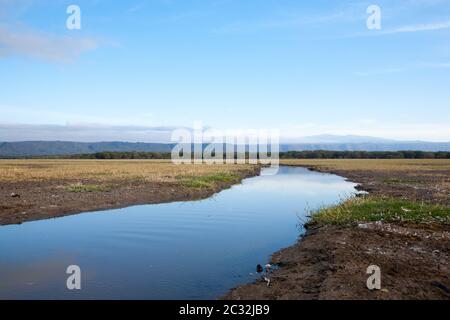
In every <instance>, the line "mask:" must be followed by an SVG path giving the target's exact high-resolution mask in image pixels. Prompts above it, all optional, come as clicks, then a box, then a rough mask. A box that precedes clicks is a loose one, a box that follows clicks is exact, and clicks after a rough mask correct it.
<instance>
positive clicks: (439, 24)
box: [382, 21, 450, 34]
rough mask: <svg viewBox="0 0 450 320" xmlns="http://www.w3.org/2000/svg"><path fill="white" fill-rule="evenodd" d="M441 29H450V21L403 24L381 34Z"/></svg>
mask: <svg viewBox="0 0 450 320" xmlns="http://www.w3.org/2000/svg"><path fill="white" fill-rule="evenodd" d="M442 29H450V21H445V22H435V23H428V24H418V25H413V26H404V27H399V28H396V29H392V30H387V31H384V32H382V33H383V34H395V33H408V32H421V31H435V30H442Z"/></svg>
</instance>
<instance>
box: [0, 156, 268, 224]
mask: <svg viewBox="0 0 450 320" xmlns="http://www.w3.org/2000/svg"><path fill="white" fill-rule="evenodd" d="M89 163H92V162H89ZM110 163H111V164H109V163H106V165H105V166H104V167H102V168H98V167H95V168H94V169H92V168H90V167H89V168H88V169H89V170H93V172H95V173H97V174H98V173H104V174H103V175H101V178H95V177H94V178H89V176H91V177H92V176H93V175H92V174H91V173H90V171H86V170H85V169H84V168H86V167H87V165H85V164H83V165H82V168H83V170H81V169H80V168H78V167H77V165H74V166H72V167H69V168H68V169H66V168H64V170H61V173H57V174H55V171H57V170H60V168H61V165H60V164H59V163H58V164H56V165H55V164H53V162H52V163H51V164H50V165H48V164H45V165H42V164H39V166H41V165H42V166H43V167H44V166H46V167H45V170H46V171H42V170H41V168H40V167H38V169H39V170H40V171H37V170H36V164H33V166H32V167H30V166H27V167H26V168H22V167H19V168H18V169H17V170H16V171H13V173H16V175H14V174H10V178H8V179H5V176H7V177H8V175H7V174H6V175H3V179H0V225H8V224H20V223H23V222H26V221H32V220H41V219H48V218H56V217H61V216H66V215H71V214H77V213H81V212H87V211H99V210H107V209H115V208H123V207H127V206H131V205H139V204H153V203H164V202H172V201H188V200H197V199H204V198H207V197H210V196H211V195H213V194H214V193H217V192H219V191H221V190H223V189H226V188H229V187H230V186H231V185H233V184H235V183H236V182H235V181H233V182H220V181H219V182H216V183H214V184H213V185H211V187H207V188H193V187H189V186H185V185H183V184H182V183H180V182H179V181H176V179H173V177H175V176H176V175H178V174H179V172H178V171H180V172H181V171H183V168H180V167H178V166H177V168H176V169H174V168H173V167H174V166H171V165H168V164H163V165H161V166H160V167H158V165H157V164H152V163H149V162H146V163H145V164H140V163H132V164H129V163H130V162H127V163H123V166H122V167H121V165H122V164H120V163H119V164H118V165H117V162H110ZM27 165H29V163H27ZM114 165H117V167H118V168H120V169H119V170H121V171H118V172H119V173H120V174H118V173H117V174H116V172H115V171H114V170H112V169H111V168H112V167H113V166H114ZM4 166H6V165H4ZM11 166H13V168H14V169H16V168H17V165H15V164H14V165H11ZM96 166H98V164H97V163H96ZM127 166H128V167H130V166H132V170H130V171H124V170H126V168H127ZM145 166H150V167H151V168H150V169H149V170H151V171H152V172H153V171H154V170H155V166H156V170H155V171H157V176H156V177H153V176H151V177H150V173H148V175H147V176H146V177H145V178H144V179H143V178H136V177H135V176H132V174H134V172H138V173H140V172H143V173H144V174H145ZM193 167H194V166H191V167H190V168H192V169H189V170H197V171H198V172H197V171H195V172H193V176H195V177H197V176H201V175H204V174H211V173H214V172H216V173H217V172H221V171H223V170H226V168H217V167H216V168H215V169H214V168H204V169H203V168H201V169H196V168H195V169H194V168H193ZM70 168H73V171H75V172H73V171H72V172H71V170H70ZM139 168H141V170H139ZM47 170H48V171H47ZM77 170H78V171H79V172H78V171H77ZM174 170H177V171H175V172H171V171H174ZM0 171H1V170H0ZM4 171H5V170H4ZM4 171H3V172H4ZM3 172H2V173H3ZM232 172H233V173H235V174H237V175H238V176H239V177H240V178H241V179H243V178H246V177H250V176H255V175H257V174H258V173H259V168H256V167H250V166H248V167H246V168H239V169H236V170H235V169H233V171H232ZM160 176H163V177H165V178H164V179H161V178H160ZM71 185H75V186H77V185H84V186H91V185H94V186H98V188H99V190H95V192H71V191H70V190H69V189H68V186H71ZM102 188H104V189H102Z"/></svg>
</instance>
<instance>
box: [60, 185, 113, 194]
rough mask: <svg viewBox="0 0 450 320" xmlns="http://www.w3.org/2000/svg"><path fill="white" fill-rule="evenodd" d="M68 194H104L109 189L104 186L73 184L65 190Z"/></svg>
mask: <svg viewBox="0 0 450 320" xmlns="http://www.w3.org/2000/svg"><path fill="white" fill-rule="evenodd" d="M67 190H68V191H70V192H75V193H81V192H105V191H109V188H107V187H105V186H100V185H95V184H82V183H75V184H72V185H70V186H69V187H68V188H67Z"/></svg>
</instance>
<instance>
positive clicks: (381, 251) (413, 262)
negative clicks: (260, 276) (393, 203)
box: [224, 226, 450, 300]
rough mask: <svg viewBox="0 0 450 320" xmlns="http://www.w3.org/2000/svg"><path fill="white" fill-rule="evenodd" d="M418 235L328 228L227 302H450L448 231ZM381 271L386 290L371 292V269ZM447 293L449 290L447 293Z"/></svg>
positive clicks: (278, 257) (277, 258) (284, 254)
mask: <svg viewBox="0 0 450 320" xmlns="http://www.w3.org/2000/svg"><path fill="white" fill-rule="evenodd" d="M420 231H421V232H420V233H419V235H411V234H409V235H408V234H406V235H405V234H402V233H401V232H400V233H398V232H396V231H392V230H391V231H385V230H377V229H369V228H368V229H361V228H343V227H336V226H325V227H321V228H319V229H315V230H310V231H308V232H307V235H306V236H305V237H304V238H303V240H302V241H301V242H299V243H298V244H297V245H294V246H292V247H290V248H287V249H284V250H281V251H279V252H277V253H275V254H274V255H273V257H272V263H273V264H278V265H279V266H280V269H278V270H277V271H275V272H273V274H272V275H271V276H270V278H271V284H270V286H269V287H268V286H267V283H266V282H265V281H263V280H260V281H257V282H255V283H253V284H250V285H246V286H242V287H239V288H237V289H234V290H232V291H231V292H230V293H229V294H228V295H227V296H225V297H224V299H233V300H248V299H255V300H273V299H277V300H278V299H283V300H290V299H296V300H297V299H302V300H303V299H306V300H309V299H450V292H448V293H447V292H446V290H447V289H448V288H449V284H450V265H449V263H450V246H449V243H450V228H446V229H444V228H443V229H434V230H424V229H423V227H421V229H420ZM370 265H377V266H379V267H380V269H381V286H382V290H374V291H371V290H368V289H367V286H366V281H367V278H368V277H369V275H367V274H366V271H367V267H368V266H370ZM446 288H447V289H446Z"/></svg>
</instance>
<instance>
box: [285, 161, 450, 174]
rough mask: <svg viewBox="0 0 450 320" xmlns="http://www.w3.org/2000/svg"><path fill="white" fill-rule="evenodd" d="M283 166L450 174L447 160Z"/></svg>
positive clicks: (449, 162)
mask: <svg viewBox="0 0 450 320" xmlns="http://www.w3.org/2000/svg"><path fill="white" fill-rule="evenodd" d="M281 163H282V164H285V165H301V166H311V167H322V168H324V169H331V170H345V171H353V170H371V171H384V172H386V171H430V172H433V171H436V170H439V171H441V170H443V171H445V170H447V171H448V173H450V160H449V159H392V160H390V159H323V160H322V159H298V160H297V159H294V160H290V159H289V160H281Z"/></svg>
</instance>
